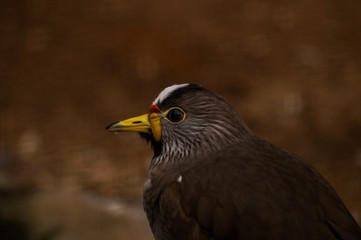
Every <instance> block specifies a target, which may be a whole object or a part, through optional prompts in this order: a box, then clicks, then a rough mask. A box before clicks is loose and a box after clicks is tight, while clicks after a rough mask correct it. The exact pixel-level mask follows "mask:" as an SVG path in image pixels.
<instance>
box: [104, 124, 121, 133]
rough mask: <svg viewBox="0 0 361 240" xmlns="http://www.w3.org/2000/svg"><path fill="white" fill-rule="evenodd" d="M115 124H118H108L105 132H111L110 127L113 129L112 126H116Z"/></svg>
mask: <svg viewBox="0 0 361 240" xmlns="http://www.w3.org/2000/svg"><path fill="white" fill-rule="evenodd" d="M117 123H119V122H114V123H112V124H109V125H108V126H107V127H106V128H105V130H107V131H109V132H113V130H112V127H113V126H114V125H116V124H117Z"/></svg>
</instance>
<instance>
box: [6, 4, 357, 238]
mask: <svg viewBox="0 0 361 240" xmlns="http://www.w3.org/2000/svg"><path fill="white" fill-rule="evenodd" d="M360 12H361V2H360V1H359V0H346V1H335V0H331V1H323V0H316V1H309V0H306V1H304V0H303V1H292V2H291V1H265V0H264V1H261V0H255V1H253V0H244V1H220V0H200V1H195V0H191V1H189V0H183V1H146V0H133V1H126V0H103V1H92V0H90V1H83V0H78V1H74V0H61V1H60V0H52V1H49V0H18V1H12V0H3V1H1V7H0V194H1V199H0V235H1V234H2V236H0V238H1V239H57V240H61V239H90V240H92V239H94V240H97V239H102V240H103V239H152V236H151V234H150V230H149V227H148V224H147V221H146V218H145V215H144V214H143V211H142V207H141V195H142V188H143V182H144V179H145V177H146V174H147V169H148V165H149V162H150V158H151V156H152V152H151V150H150V149H149V146H146V144H145V143H144V142H142V140H140V139H139V138H138V136H137V135H136V134H132V133H124V134H119V135H112V134H109V133H108V132H106V131H105V129H104V128H105V127H106V126H107V125H108V124H109V123H111V122H114V121H116V120H121V119H125V118H128V117H132V116H136V115H139V114H143V113H146V112H147V111H148V106H149V105H150V103H151V102H152V101H153V99H154V98H155V97H156V96H157V95H158V93H159V92H160V91H161V90H162V89H163V88H164V87H166V86H168V85H171V84H174V83H183V82H194V83H199V84H202V85H203V86H205V87H206V88H208V89H210V90H213V91H215V92H217V93H218V94H220V95H222V96H224V97H225V98H226V99H228V100H229V102H230V103H231V104H232V105H234V106H235V107H236V108H237V110H238V111H239V112H240V113H241V115H242V116H243V118H244V119H245V120H246V122H247V123H248V125H249V126H250V127H251V129H253V130H254V131H255V132H256V133H257V134H258V135H259V136H262V137H264V138H266V139H268V140H270V141H272V142H274V143H276V144H277V145H280V146H282V147H283V148H287V149H289V150H292V151H294V152H297V153H298V154H300V155H302V156H304V157H305V158H306V159H307V160H308V161H310V162H311V163H312V164H313V165H314V166H315V167H316V168H317V169H318V170H319V171H320V172H321V173H322V174H323V175H324V176H325V177H326V178H327V179H328V180H329V182H330V183H331V184H332V185H333V186H334V187H335V189H336V190H337V192H338V193H339V194H340V196H341V198H342V199H343V200H344V201H345V203H346V205H347V206H348V207H349V209H350V211H351V212H352V214H353V215H354V217H355V218H356V219H357V221H359V222H360V221H361V109H360V103H361V78H360V76H361V44H360V43H361V31H360V30H361V17H360Z"/></svg>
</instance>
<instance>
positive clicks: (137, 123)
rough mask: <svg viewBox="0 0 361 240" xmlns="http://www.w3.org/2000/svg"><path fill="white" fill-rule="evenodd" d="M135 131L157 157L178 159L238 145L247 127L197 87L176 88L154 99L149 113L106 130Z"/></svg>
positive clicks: (220, 101)
mask: <svg viewBox="0 0 361 240" xmlns="http://www.w3.org/2000/svg"><path fill="white" fill-rule="evenodd" d="M107 129H108V130H109V131H111V132H120V131H121V132H127V131H135V132H139V133H140V135H141V136H142V137H143V138H145V139H146V140H148V141H150V142H151V144H152V146H153V147H154V151H155V155H156V156H157V155H167V156H168V157H172V158H177V157H185V156H188V155H190V154H192V153H193V154H195V153H196V152H200V150H202V151H206V150H207V151H208V152H209V151H212V150H215V149H220V148H222V147H224V146H227V145H230V144H235V143H236V142H235V141H236V140H238V139H242V138H243V137H244V136H246V135H247V134H246V133H248V128H247V127H246V126H245V125H244V124H243V121H242V120H241V118H240V117H239V115H238V114H237V112H236V111H235V109H234V108H233V107H232V106H231V105H230V104H229V103H227V102H226V101H225V100H224V99H223V98H221V97H219V96H218V95H215V94H214V93H212V92H210V91H208V90H206V89H204V88H202V87H201V86H199V85H195V84H181V85H173V86H171V87H168V88H166V89H165V90H163V92H161V93H160V94H159V96H158V97H157V98H156V99H155V100H154V102H153V104H152V105H151V106H150V108H149V113H147V114H144V115H141V116H138V117H134V118H130V119H127V120H124V121H119V122H115V123H113V124H111V125H110V126H108V127H107Z"/></svg>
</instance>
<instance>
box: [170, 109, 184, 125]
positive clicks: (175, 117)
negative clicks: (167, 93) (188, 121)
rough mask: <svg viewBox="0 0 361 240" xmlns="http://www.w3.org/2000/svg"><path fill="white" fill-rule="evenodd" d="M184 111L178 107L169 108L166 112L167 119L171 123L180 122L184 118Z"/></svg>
mask: <svg viewBox="0 0 361 240" xmlns="http://www.w3.org/2000/svg"><path fill="white" fill-rule="evenodd" d="M184 115H185V114H184V112H183V111H182V110H181V109H179V108H173V109H170V110H169V112H168V113H167V119H168V120H169V121H171V122H173V123H177V122H181V121H183V120H184Z"/></svg>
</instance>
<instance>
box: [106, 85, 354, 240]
mask: <svg viewBox="0 0 361 240" xmlns="http://www.w3.org/2000/svg"><path fill="white" fill-rule="evenodd" d="M107 130H108V131H110V132H138V133H139V135H140V137H141V138H143V139H145V140H146V142H148V143H149V144H150V145H151V147H152V149H153V151H154V156H153V158H152V159H151V162H150V167H149V171H148V176H147V178H146V180H145V184H144V189H143V207H144V211H145V212H146V215H147V218H148V221H149V225H150V228H151V230H152V233H153V235H154V238H155V239H156V240H171V239H175V240H177V239H196V240H198V239H202V240H203V239H204V240H205V239H219V240H223V239H355V240H356V239H361V229H360V227H359V225H358V224H357V222H356V220H355V219H354V218H353V216H352V215H351V213H350V212H349V210H348V209H347V208H346V206H345V204H344V203H343V202H342V200H341V199H340V197H339V196H338V195H337V193H336V192H335V190H334V189H333V188H332V187H331V185H330V184H329V183H328V182H327V181H326V180H325V179H324V178H323V177H322V176H321V175H320V173H318V172H317V171H316V170H315V168H313V167H312V166H311V165H310V164H309V163H308V162H307V161H306V160H304V159H303V158H302V157H300V156H298V155H297V154H295V153H292V152H290V151H287V150H284V149H282V148H280V147H278V146H276V145H274V144H272V143H270V142H268V141H266V140H264V139H262V138H261V137H258V136H257V135H255V133H253V132H252V131H251V130H250V129H249V128H248V127H247V125H246V124H245V122H244V120H243V119H242V118H241V116H240V115H239V114H238V112H237V111H236V109H235V108H234V107H233V106H232V105H231V104H230V103H228V102H227V101H226V100H225V98H223V97H221V96H219V95H217V94H215V93H213V92H212V91H209V90H207V89H206V88H204V87H202V86H201V85H198V84H192V83H189V84H188V83H184V84H175V85H172V86H169V87H167V88H165V89H164V90H163V91H162V92H161V93H160V94H159V95H158V96H157V98H156V99H155V100H154V101H153V103H152V104H151V106H150V107H149V112H148V113H146V114H143V115H141V116H138V117H134V118H130V119H127V120H124V121H118V122H115V123H113V124H110V125H109V126H108V127H107Z"/></svg>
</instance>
